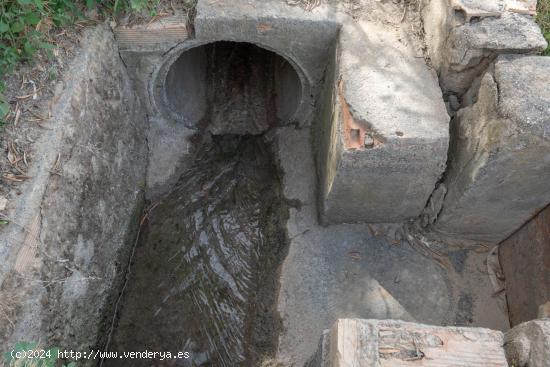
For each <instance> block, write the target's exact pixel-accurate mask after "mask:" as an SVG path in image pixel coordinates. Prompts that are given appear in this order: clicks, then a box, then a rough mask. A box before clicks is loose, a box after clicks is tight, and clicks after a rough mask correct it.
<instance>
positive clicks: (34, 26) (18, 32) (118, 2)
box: [0, 0, 196, 126]
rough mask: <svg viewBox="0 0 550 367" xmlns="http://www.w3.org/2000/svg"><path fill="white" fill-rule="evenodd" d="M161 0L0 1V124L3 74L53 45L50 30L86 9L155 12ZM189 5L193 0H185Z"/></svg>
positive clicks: (71, 21) (3, 111)
mask: <svg viewBox="0 0 550 367" xmlns="http://www.w3.org/2000/svg"><path fill="white" fill-rule="evenodd" d="M160 1H161V0H0V126H1V125H2V124H3V123H4V122H5V117H6V116H7V114H8V112H9V110H10V106H9V104H8V103H7V101H6V99H5V98H4V96H3V95H2V93H3V92H4V89H5V85H4V84H3V83H2V80H3V78H4V76H5V75H6V74H8V73H10V72H11V71H13V69H14V67H15V66H16V65H17V64H19V63H20V62H24V61H31V60H32V59H33V57H34V56H35V55H36V53H37V52H40V51H43V52H46V53H51V51H52V50H53V49H54V48H55V47H56V46H55V44H54V42H53V41H51V38H50V37H49V34H48V33H49V31H50V30H52V29H53V30H55V29H56V28H59V27H69V26H71V25H73V24H74V23H75V22H77V21H79V20H83V19H84V15H83V13H84V11H85V10H86V9H97V10H98V13H99V14H101V15H103V16H105V17H109V16H116V15H120V14H122V13H126V12H138V13H144V12H146V13H147V14H148V15H149V16H154V15H156V13H155V10H156V8H157V7H158V5H159V3H160ZM183 3H184V6H187V7H188V8H192V7H193V6H194V3H196V0H184V1H183Z"/></svg>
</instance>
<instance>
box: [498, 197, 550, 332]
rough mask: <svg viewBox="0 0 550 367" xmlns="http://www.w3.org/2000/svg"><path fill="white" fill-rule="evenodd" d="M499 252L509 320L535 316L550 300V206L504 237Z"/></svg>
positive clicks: (520, 319) (527, 319)
mask: <svg viewBox="0 0 550 367" xmlns="http://www.w3.org/2000/svg"><path fill="white" fill-rule="evenodd" d="M498 252H499V260H500V265H501V267H502V270H503V273H504V279H505V286H506V299H507V304H508V314H509V315H510V322H511V324H512V325H517V324H520V323H522V322H525V321H529V320H533V319H536V318H537V316H539V315H538V310H539V307H540V306H541V305H543V304H545V303H546V302H547V301H550V206H549V207H548V208H546V209H544V210H543V211H542V212H540V213H539V214H538V215H537V216H536V217H534V218H533V219H531V220H530V221H529V222H528V223H527V224H525V225H524V226H523V227H522V228H521V229H519V230H518V231H516V232H515V233H514V234H513V235H511V236H510V237H509V238H507V239H506V240H504V241H503V242H502V243H501V244H500V246H499V250H498ZM548 305H550V303H548ZM539 317H541V316H539Z"/></svg>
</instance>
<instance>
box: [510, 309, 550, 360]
mask: <svg viewBox="0 0 550 367" xmlns="http://www.w3.org/2000/svg"><path fill="white" fill-rule="evenodd" d="M504 349H505V351H506V358H507V359H508V363H510V365H511V366H514V367H548V366H550V320H548V319H545V320H533V321H528V322H525V323H523V324H520V325H518V326H516V327H515V328H513V329H512V330H510V331H508V332H507V333H506V334H505V336H504Z"/></svg>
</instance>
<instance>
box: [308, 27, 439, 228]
mask: <svg viewBox="0 0 550 367" xmlns="http://www.w3.org/2000/svg"><path fill="white" fill-rule="evenodd" d="M398 38H399V36H398V34H397V32H396V31H395V30H392V29H390V28H385V27H383V26H380V25H377V24H374V23H368V22H364V21H361V22H357V23H350V24H346V25H344V26H343V28H342V32H341V36H340V45H339V50H338V52H337V53H336V55H337V56H334V57H336V58H337V60H335V61H334V62H333V65H332V67H333V70H332V74H333V75H336V76H340V80H339V81H337V80H336V78H335V77H334V76H333V77H332V79H331V78H329V77H327V80H329V81H330V82H333V84H331V85H326V86H325V91H326V90H327V88H328V90H330V91H331V92H332V94H330V93H326V94H325V95H324V96H323V100H322V102H321V103H320V106H321V107H320V116H319V117H318V119H317V120H319V121H320V122H321V123H320V125H319V127H318V129H317V132H316V134H317V136H318V143H317V145H318V154H317V156H318V159H317V161H318V171H319V173H320V177H321V184H320V185H321V189H320V190H319V191H320V212H321V220H322V222H323V223H324V224H333V223H344V222H397V221H402V220H405V219H408V218H412V217H416V216H417V215H419V214H420V211H421V210H422V208H424V206H425V204H426V202H427V200H428V198H429V196H430V194H431V192H432V191H433V189H434V187H435V184H436V182H437V181H438V179H439V177H440V176H441V174H442V173H443V171H444V169H445V162H446V159H447V147H448V139H449V132H448V122H449V117H448V115H447V112H446V110H445V106H444V103H443V98H442V95H441V90H440V89H439V86H438V84H437V77H436V75H435V73H433V71H431V70H430V69H428V67H427V66H426V64H425V62H424V59H422V58H417V57H415V55H414V53H413V51H412V50H410V49H409V48H408V47H407V46H405V45H404V44H403V43H400V42H399V41H398ZM328 106H330V107H332V109H329V108H328Z"/></svg>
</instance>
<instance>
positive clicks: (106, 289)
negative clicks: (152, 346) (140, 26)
mask: <svg viewBox="0 0 550 367" xmlns="http://www.w3.org/2000/svg"><path fill="white" fill-rule="evenodd" d="M52 103H53V104H52V110H51V112H52V118H51V119H50V120H49V121H48V122H46V123H44V130H43V135H42V136H41V138H40V140H39V141H37V142H36V143H35V145H34V152H33V155H32V157H33V159H32V161H31V166H30V169H29V175H30V176H32V178H31V179H30V180H28V181H27V182H25V183H24V184H23V185H22V186H21V188H20V189H21V192H22V195H21V196H20V197H19V198H18V199H17V201H16V202H14V203H13V207H11V208H9V212H8V214H9V215H10V217H11V218H12V219H13V221H12V223H11V224H10V225H9V226H7V227H6V228H4V227H2V229H1V231H2V233H1V236H0V238H1V240H0V264H1V273H0V284H1V288H0V289H1V292H2V299H6V298H8V297H9V298H10V299H11V300H12V302H13V303H14V305H15V309H16V310H17V312H16V315H15V317H14V318H12V320H11V321H12V322H13V325H10V323H9V322H7V321H6V320H4V319H1V318H0V326H1V327H0V330H1V333H0V345H2V350H8V348H9V347H11V346H13V345H14V344H15V343H16V342H18V341H37V342H38V341H40V342H41V345H42V346H62V347H64V348H72V349H75V350H81V351H84V350H87V349H89V348H91V347H93V346H96V345H98V344H97V343H98V341H99V344H101V343H102V341H104V338H105V336H106V335H107V334H106V330H107V328H108V326H109V324H110V321H111V315H112V311H113V303H114V297H116V295H117V290H118V289H119V288H120V285H121V282H122V280H123V278H124V272H125V269H126V265H127V263H128V258H129V251H130V249H131V247H132V244H133V240H134V236H135V231H136V229H137V222H138V218H139V215H140V213H141V205H142V202H143V188H144V184H145V170H146V164H147V145H146V139H145V137H146V130H147V125H146V114H145V112H144V109H143V108H142V106H141V104H140V102H139V100H138V98H136V95H135V93H134V91H133V86H132V85H131V83H130V79H129V77H128V75H127V73H126V69H125V67H124V65H123V63H122V61H121V59H120V57H119V54H118V49H117V46H116V42H115V40H114V37H113V34H112V33H111V31H110V29H109V28H108V27H107V26H98V27H96V28H93V29H90V30H88V31H87V32H86V35H85V37H84V39H83V41H82V48H81V51H80V53H79V54H78V55H77V56H76V58H75V59H74V61H73V62H72V64H71V67H70V69H69V70H68V72H67V73H66V75H65V78H64V79H63V81H62V82H60V83H59V85H58V87H57V92H56V95H55V97H54V99H53V102H52ZM79 363H80V362H79Z"/></svg>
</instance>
